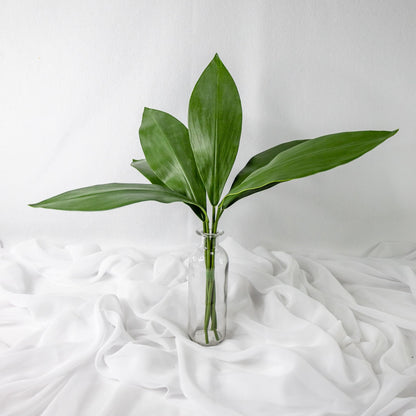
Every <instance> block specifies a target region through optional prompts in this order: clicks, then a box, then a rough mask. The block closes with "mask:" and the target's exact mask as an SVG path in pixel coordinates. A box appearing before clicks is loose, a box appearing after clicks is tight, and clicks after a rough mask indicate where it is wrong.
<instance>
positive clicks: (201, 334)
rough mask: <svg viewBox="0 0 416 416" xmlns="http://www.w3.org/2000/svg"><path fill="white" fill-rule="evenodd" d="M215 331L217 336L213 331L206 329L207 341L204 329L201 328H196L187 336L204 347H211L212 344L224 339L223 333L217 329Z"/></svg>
mask: <svg viewBox="0 0 416 416" xmlns="http://www.w3.org/2000/svg"><path fill="white" fill-rule="evenodd" d="M216 333H217V337H216V336H215V333H214V331H212V330H208V334H207V335H208V342H207V339H206V334H205V331H204V330H203V329H197V330H196V331H195V332H194V333H192V334H189V338H191V340H192V341H194V342H196V343H198V344H199V345H202V346H204V347H211V346H213V345H218V344H220V343H221V342H222V341H224V338H225V337H224V335H223V334H222V333H221V332H219V331H216ZM217 338H218V339H217Z"/></svg>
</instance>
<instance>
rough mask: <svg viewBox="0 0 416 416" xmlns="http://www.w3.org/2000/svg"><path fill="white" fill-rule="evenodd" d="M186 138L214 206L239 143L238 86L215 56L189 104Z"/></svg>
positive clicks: (240, 114) (239, 113)
mask: <svg viewBox="0 0 416 416" xmlns="http://www.w3.org/2000/svg"><path fill="white" fill-rule="evenodd" d="M188 118H189V137H190V140H191V146H192V149H193V153H194V156H195V161H196V164H197V167H198V170H199V173H200V175H201V178H202V181H203V183H204V185H205V189H206V191H207V193H208V197H209V200H210V201H211V203H212V205H217V204H218V201H219V199H220V197H221V193H222V191H223V189H224V185H225V183H226V181H227V178H228V175H229V174H230V171H231V168H232V166H233V164H234V160H235V158H236V155H237V151H238V146H239V143H240V135H241V124H242V110H241V102H240V96H239V95H238V90H237V87H236V85H235V83H234V81H233V79H232V77H231V75H230V74H229V72H228V71H227V69H226V68H225V66H224V64H223V63H222V62H221V60H220V58H219V57H218V55H215V57H214V59H213V60H212V61H211V62H210V64H209V65H208V66H207V68H206V69H205V70H204V72H203V73H202V75H201V77H200V78H199V80H198V82H197V83H196V85H195V88H194V90H193V92H192V95H191V99H190V101H189V117H188Z"/></svg>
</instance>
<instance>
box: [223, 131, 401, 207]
mask: <svg viewBox="0 0 416 416" xmlns="http://www.w3.org/2000/svg"><path fill="white" fill-rule="evenodd" d="M397 131H398V130H394V131H355V132H345V133H336V134H329V135H327V136H322V137H318V138H316V139H311V140H306V141H304V142H303V143H300V144H297V145H295V146H292V147H289V148H288V149H286V150H284V151H282V152H280V153H278V154H277V155H276V156H275V157H273V158H272V159H271V160H270V161H268V163H266V164H264V165H262V166H261V164H258V166H255V168H254V166H251V167H250V168H249V169H248V170H247V171H246V172H245V173H244V174H243V175H242V176H241V177H240V180H239V181H238V182H237V183H234V184H233V186H232V187H231V190H230V192H229V193H228V194H227V195H226V196H225V197H224V199H223V200H222V202H221V209H225V208H227V207H229V206H230V205H232V204H233V203H234V202H236V201H237V200H239V199H241V198H243V197H244V196H247V195H250V194H252V193H254V192H257V191H260V190H263V189H267V188H269V187H270V186H272V185H274V184H277V183H280V182H286V181H290V180H292V179H297V178H302V177H305V176H309V175H313V174H315V173H318V172H323V171H325V170H329V169H332V168H334V167H336V166H339V165H343V164H345V163H348V162H350V161H351V160H354V159H356V158H358V157H360V156H361V155H363V154H364V153H366V152H368V151H370V150H371V149H373V148H374V147H376V146H378V145H379V144H380V143H382V142H384V141H385V140H386V139H388V138H389V137H391V136H393V135H394V134H396V133H397ZM291 143H293V142H291ZM265 160H266V161H267V157H266V158H265ZM246 173H249V174H248V175H246ZM241 178H242V180H241Z"/></svg>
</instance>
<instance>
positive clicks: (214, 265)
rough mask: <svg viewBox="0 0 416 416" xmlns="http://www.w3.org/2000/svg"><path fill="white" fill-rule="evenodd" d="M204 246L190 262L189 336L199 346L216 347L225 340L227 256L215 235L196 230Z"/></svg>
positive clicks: (194, 254) (195, 253) (199, 248)
mask: <svg viewBox="0 0 416 416" xmlns="http://www.w3.org/2000/svg"><path fill="white" fill-rule="evenodd" d="M197 234H199V235H200V236H201V237H202V242H201V245H200V246H199V247H198V249H197V250H196V251H195V252H194V253H193V254H192V255H191V257H190V259H189V273H188V334H189V337H190V338H191V339H192V340H193V341H195V342H197V343H198V344H200V345H204V346H211V345H217V344H219V343H220V342H221V341H223V340H224V338H225V333H226V326H227V323H226V319H227V286H228V256H227V253H226V252H225V250H224V249H223V248H222V247H221V246H220V245H219V244H218V241H217V240H218V237H219V236H220V235H222V234H223V233H222V232H218V233H216V234H210V233H203V232H200V231H197Z"/></svg>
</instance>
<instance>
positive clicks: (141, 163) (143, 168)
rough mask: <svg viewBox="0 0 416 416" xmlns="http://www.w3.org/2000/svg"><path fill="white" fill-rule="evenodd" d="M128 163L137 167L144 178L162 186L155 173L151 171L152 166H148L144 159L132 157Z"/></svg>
mask: <svg viewBox="0 0 416 416" xmlns="http://www.w3.org/2000/svg"><path fill="white" fill-rule="evenodd" d="M130 165H131V166H133V167H134V168H135V169H137V170H138V171H139V172H140V173H141V174H142V175H143V176H144V177H145V178H147V179H148V180H149V181H150V182H151V183H153V184H154V185H161V186H164V183H163V182H162V181H161V180H160V179H159V178H158V177H157V175H156V173H154V172H153V170H152V168H151V167H150V166H149V164H148V163H147V161H146V159H139V160H136V159H133V161H132V162H131V164H130Z"/></svg>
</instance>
